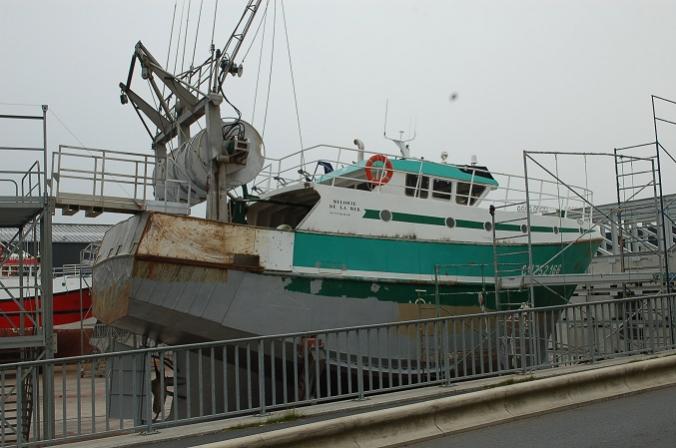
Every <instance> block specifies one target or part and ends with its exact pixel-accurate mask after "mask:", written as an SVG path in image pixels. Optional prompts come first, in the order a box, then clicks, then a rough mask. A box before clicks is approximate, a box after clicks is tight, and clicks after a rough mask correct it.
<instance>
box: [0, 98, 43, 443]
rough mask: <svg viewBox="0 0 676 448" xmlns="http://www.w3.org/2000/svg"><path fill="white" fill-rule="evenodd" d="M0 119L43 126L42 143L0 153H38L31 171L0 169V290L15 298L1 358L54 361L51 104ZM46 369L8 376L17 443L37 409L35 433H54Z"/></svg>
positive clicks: (7, 425) (9, 415)
mask: <svg viewBox="0 0 676 448" xmlns="http://www.w3.org/2000/svg"><path fill="white" fill-rule="evenodd" d="M0 120H3V121H9V122H12V123H13V122H15V121H22V122H35V123H37V124H39V125H41V128H40V130H39V131H37V130H36V131H37V132H35V134H38V135H39V133H41V134H42V135H41V136H40V137H41V138H40V141H41V144H38V145H36V146H28V147H26V146H0V155H3V157H6V158H7V160H10V159H11V158H12V156H13V155H14V154H17V152H18V151H20V152H21V153H23V154H26V153H31V154H35V158H34V159H33V160H29V161H28V164H29V168H28V169H24V170H13V169H0V227H4V228H8V229H12V232H13V237H12V238H11V239H10V240H9V241H7V242H5V243H2V244H1V245H0V249H1V250H0V294H1V296H2V297H3V298H4V299H6V300H10V301H11V302H12V310H13V311H3V312H0V319H2V320H4V321H5V322H4V323H5V324H7V325H4V326H6V327H8V330H6V331H4V332H3V333H2V334H1V335H0V356H1V357H2V358H3V359H2V361H1V362H6V361H30V360H34V359H40V358H43V359H49V358H52V357H53V355H54V345H55V341H54V333H53V328H52V327H53V307H52V306H53V303H52V211H53V201H51V200H50V198H49V194H48V190H47V187H48V183H47V176H46V172H47V170H46V168H47V106H46V105H43V106H42V114H40V115H15V114H3V115H0ZM28 236H32V237H31V238H28ZM29 240H30V241H29ZM36 242H37V244H36ZM40 373H42V375H41V374H40ZM47 373H49V372H46V371H45V372H38V371H37V370H33V369H26V371H25V372H23V373H22V374H20V375H17V376H16V377H15V378H3V382H2V386H1V388H0V400H2V404H3V409H5V412H3V414H2V416H1V417H0V425H2V428H3V430H4V434H13V435H14V437H15V438H16V439H15V440H16V442H17V443H20V442H22V441H25V440H27V438H28V435H29V431H30V428H31V425H30V421H31V418H32V416H33V415H34V414H35V413H38V414H39V413H40V412H41V413H42V415H43V417H44V420H43V421H44V427H43V428H35V427H34V428H33V431H40V430H42V431H44V434H45V435H49V434H52V433H53V425H52V423H51V422H53V394H52V390H53V384H52V378H53V376H52V375H51V374H47ZM40 382H42V384H40ZM40 395H41V396H42V398H43V400H42V405H43V406H42V409H41V410H40V409H33V408H32V406H24V407H22V406H20V405H19V403H36V404H37V403H39V401H37V400H33V399H32V398H33V397H37V396H40ZM19 396H21V399H18V397H19ZM12 404H14V407H12ZM26 407H28V409H26ZM34 426H35V425H34Z"/></svg>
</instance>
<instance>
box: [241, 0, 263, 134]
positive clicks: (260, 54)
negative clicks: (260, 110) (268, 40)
mask: <svg viewBox="0 0 676 448" xmlns="http://www.w3.org/2000/svg"><path fill="white" fill-rule="evenodd" d="M268 4H269V2H266V3H265V12H264V14H263V18H262V19H261V23H262V24H263V34H262V35H261V50H260V52H259V53H258V72H257V73H256V87H255V89H254V102H253V110H252V112H251V123H252V124H253V122H254V119H255V118H256V104H258V86H259V84H260V79H261V67H262V66H263V48H264V47H265V29H266V28H267V22H268ZM259 28H260V24H259ZM251 44H252V45H253V41H251ZM247 53H248V52H247ZM244 57H245V58H246V54H245V55H244Z"/></svg>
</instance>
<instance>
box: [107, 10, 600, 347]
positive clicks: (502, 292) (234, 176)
mask: <svg viewBox="0 0 676 448" xmlns="http://www.w3.org/2000/svg"><path fill="white" fill-rule="evenodd" d="M260 5H261V2H259V1H254V0H251V1H249V2H247V6H246V8H245V10H244V13H243V15H242V17H241V19H240V20H239V22H238V24H237V29H236V30H235V31H234V32H233V34H232V35H231V37H230V39H229V40H228V42H227V43H226V44H225V45H224V46H223V48H222V50H221V49H217V50H215V46H214V45H213V43H212V45H211V55H210V56H209V57H208V58H207V59H206V60H205V62H204V63H202V64H200V65H199V66H196V67H190V69H189V70H186V71H184V72H182V73H178V74H172V73H169V72H168V71H167V69H165V68H164V67H163V66H162V64H161V63H160V62H158V60H157V59H156V58H155V57H153V56H152V54H151V53H150V51H149V50H148V49H147V48H146V47H145V46H144V45H143V44H142V43H141V42H139V43H138V44H137V45H136V47H135V49H134V53H133V57H132V63H131V66H130V69H129V75H128V77H127V80H126V82H124V83H120V88H121V102H122V103H123V104H131V105H132V106H133V107H134V109H135V110H136V112H137V113H138V114H139V117H140V118H141V120H142V121H143V124H144V126H145V128H146V129H147V130H148V132H149V135H150V137H151V139H152V148H153V149H154V152H155V157H157V160H158V163H157V169H156V170H155V174H154V179H153V183H154V186H155V198H156V199H157V200H159V201H170V202H173V203H176V202H185V203H187V204H188V205H190V206H191V205H196V204H199V203H203V202H206V206H207V207H206V219H204V218H196V217H188V216H180V215H174V214H166V213H152V212H144V213H141V214H137V215H135V216H133V217H131V218H129V219H128V220H126V221H124V222H121V223H119V224H117V225H115V226H113V227H112V228H111V229H110V230H108V232H107V233H106V234H105V236H104V238H103V242H102V244H101V247H100V249H99V252H98V256H97V258H96V261H95V264H94V267H93V306H94V314H95V315H96V317H97V318H99V319H100V320H101V321H102V322H104V323H105V324H107V325H112V326H116V327H120V328H124V329H126V330H129V331H131V332H133V333H137V334H141V335H144V336H147V337H148V338H151V339H154V340H156V341H159V342H164V343H169V344H176V343H183V342H194V341H205V340H216V339H225V338H233V337H241V336H251V335H269V334H279V333H285V332H293V331H304V330H313V329H321V328H335V327H344V326H352V325H362V324H373V323H381V322H392V321H400V320H406V319H413V318H421V317H433V316H446V315H453V314H463V313H471V312H481V311H486V310H495V309H505V308H513V307H519V306H522V305H523V304H524V303H528V304H529V306H543V305H554V304H561V303H566V302H567V300H568V299H569V298H570V296H571V294H572V293H573V290H574V289H575V285H574V284H569V285H565V286H555V287H533V286H532V285H530V286H526V285H525V284H524V283H519V279H520V278H524V277H525V275H526V274H528V275H531V276H532V275H542V274H574V273H583V272H585V271H586V269H587V267H588V266H589V264H590V261H591V258H592V256H593V255H594V253H595V252H596V249H597V247H598V245H599V244H600V241H601V235H600V233H599V232H598V230H595V228H594V226H593V225H592V220H591V212H590V210H589V209H588V208H587V207H584V205H583V206H582V207H580V204H579V203H577V204H575V201H574V200H573V201H571V200H570V199H571V198H570V197H568V198H562V197H561V196H560V194H559V193H558V192H557V191H556V189H555V190H554V192H552V191H551V190H550V191H549V192H548V191H547V188H546V187H548V186H549V187H551V185H549V184H546V182H545V181H539V182H540V183H539V190H538V191H537V194H535V195H534V197H535V198H536V199H535V200H530V201H524V195H523V193H524V192H525V191H526V190H527V188H528V187H529V186H528V182H526V181H525V180H524V178H523V177H520V176H512V175H504V174H500V173H496V172H492V171H490V170H489V169H488V168H487V167H484V166H479V165H478V164H477V163H476V162H471V163H470V164H453V163H450V162H449V161H448V154H446V153H444V154H441V158H440V161H438V162H436V161H430V160H425V159H423V158H421V157H415V156H412V155H411V148H410V145H409V143H408V141H407V140H405V139H403V138H400V139H392V140H393V141H394V143H395V144H396V145H397V147H398V148H399V151H398V153H395V154H388V153H387V152H386V151H383V150H382V149H381V148H377V149H366V148H365V146H364V144H363V143H362V142H361V141H359V140H355V145H356V146H354V147H345V146H335V145H318V146H314V147H310V148H303V149H301V150H300V151H296V152H294V153H292V154H289V155H287V156H285V157H282V158H273V157H270V156H267V157H266V155H265V146H264V144H263V139H262V137H261V135H260V134H259V133H258V131H257V130H256V129H255V127H254V126H253V125H251V124H250V123H247V122H246V121H244V120H243V119H242V118H241V114H239V111H238V110H236V109H235V111H236V113H237V117H236V118H234V119H222V118H221V117H222V115H223V114H222V113H221V106H222V105H223V104H230V102H229V101H228V100H227V97H226V96H225V94H224V87H223V85H224V81H225V80H226V79H227V78H228V77H229V76H233V75H236V76H241V74H242V67H241V65H238V64H237V62H236V60H237V59H236V58H237V54H238V51H239V49H240V48H241V45H242V42H243V41H244V39H245V36H246V33H247V31H248V30H249V28H250V27H251V24H252V23H253V18H254V16H255V14H256V12H257V11H258V9H259V7H260ZM139 67H140V72H141V78H142V80H144V81H147V82H148V83H149V85H150V86H151V88H152V90H153V92H154V93H155V95H157V96H158V99H159V104H160V105H161V106H162V107H159V108H155V107H153V106H151V105H150V103H149V102H148V101H146V100H144V99H143V98H142V96H141V95H140V94H138V93H137V92H136V91H135V90H133V89H132V82H134V81H133V80H134V79H135V77H136V73H137V72H138V71H139V70H138V69H139ZM160 84H162V86H163V88H165V89H166V92H167V94H166V95H165V94H164V90H161V89H159V88H158V86H159V85H160ZM200 120H202V121H203V122H204V126H200V129H199V130H198V131H197V132H196V133H194V134H193V133H192V132H193V130H192V128H195V127H196V126H195V123H197V122H199V121H200ZM152 126H155V127H156V129H157V131H156V132H155V133H152V132H150V129H151V127H152ZM174 143H175V145H174ZM172 147H173V148H175V149H173V150H170V148H172ZM170 184H171V185H172V188H168V187H169V185H170ZM176 185H179V188H173V187H174V186H176ZM578 191H580V192H582V197H585V198H587V199H588V198H590V196H591V192H589V191H588V190H585V189H579V190H578ZM519 194H520V197H516V196H517V195H519ZM577 194H580V193H577ZM531 199H532V198H531ZM507 280H510V281H507Z"/></svg>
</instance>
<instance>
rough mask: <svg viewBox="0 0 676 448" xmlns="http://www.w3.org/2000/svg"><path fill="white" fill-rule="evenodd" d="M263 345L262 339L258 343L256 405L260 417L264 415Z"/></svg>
mask: <svg viewBox="0 0 676 448" xmlns="http://www.w3.org/2000/svg"><path fill="white" fill-rule="evenodd" d="M264 350H265V344H264V341H263V339H260V340H259V341H258V405H259V407H260V413H259V415H260V416H263V415H266V414H267V412H266V409H265V359H264V355H265V351H264Z"/></svg>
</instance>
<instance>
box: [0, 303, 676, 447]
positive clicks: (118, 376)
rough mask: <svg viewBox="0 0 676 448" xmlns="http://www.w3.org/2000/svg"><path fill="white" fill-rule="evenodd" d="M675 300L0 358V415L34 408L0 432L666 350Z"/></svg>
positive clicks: (38, 438)
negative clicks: (45, 391) (49, 416)
mask: <svg viewBox="0 0 676 448" xmlns="http://www.w3.org/2000/svg"><path fill="white" fill-rule="evenodd" d="M675 299H676V296H675V295H671V296H667V295H658V296H646V297H632V298H624V299H616V300H608V301H602V302H592V303H584V304H576V305H565V306H553V307H543V308H523V309H519V310H513V311H503V312H491V313H481V314H472V315H463V316H452V317H442V318H435V319H423V320H414V321H406V322H397V323H386V324H378V325H368V326H360V327H350V328H339V329H330V330H319V331H311V332H299V333H290V334H282V335H274V336H265V337H251V338H241V339H233V340H228V341H218V342H208V343H198V344H190V345H182V346H171V347H153V348H145V349H139V350H133V351H127V352H113V353H105V354H98V355H88V356H79V357H73V358H64V359H55V360H40V361H31V362H22V363H14V364H6V365H0V390H1V391H2V396H1V397H0V415H1V416H4V415H9V414H8V413H7V412H5V411H6V409H7V406H9V404H8V402H7V401H6V400H7V399H8V398H9V397H11V398H12V399H15V400H16V404H15V405H12V406H14V407H13V409H14V408H15V409H16V414H17V415H21V414H22V410H25V409H30V412H31V413H32V416H31V417H32V418H31V419H21V418H18V419H16V420H15V421H7V420H4V417H0V420H1V421H0V442H2V444H3V445H7V444H17V445H19V446H30V445H38V444H44V443H45V442H56V441H60V442H64V441H68V440H76V439H83V438H87V437H92V436H102V435H104V434H106V435H110V434H114V433H121V432H132V431H145V432H151V431H155V430H158V429H161V428H164V427H168V426H175V425H178V424H187V423H192V422H199V421H204V420H210V419H218V418H224V417H230V416H236V415H243V414H265V413H267V412H269V411H271V410H277V409H283V408H289V407H297V406H301V405H306V404H314V403H320V402H327V401H336V400H345V399H364V398H366V397H367V396H369V395H373V394H378V393H383V392H390V391H395V390H401V389H407V388H414V387H421V386H429V385H446V386H448V385H451V384H452V383H454V382H457V381H462V380H468V379H472V378H481V377H489V376H497V375H503V374H508V373H514V372H527V371H532V370H535V369H546V368H552V367H559V366H566V365H574V364H579V363H594V362H597V361H599V360H601V359H608V358H613V357H619V356H627V355H631V354H637V353H654V352H658V351H663V350H669V349H673V348H674V347H675V346H676V345H675V343H674V336H675V335H674V328H673V323H674V319H673V310H674V307H675V306H676V302H675ZM47 376H50V377H51V379H53V381H54V384H55V393H54V396H53V397H46V398H47V400H46V403H47V406H49V407H52V408H53V409H54V411H55V412H54V415H55V421H53V422H52V421H45V420H44V419H43V418H42V413H44V408H41V406H40V405H39V404H40V403H41V401H40V399H41V397H40V394H41V383H42V382H43V381H45V378H46V377H47ZM18 379H20V380H19V381H17V380H18ZM17 384H20V385H21V386H20V387H24V388H29V389H30V390H31V391H32V394H31V396H32V400H33V401H32V402H30V403H25V402H22V398H21V397H22V396H23V394H20V393H16V385H17ZM23 421H30V422H31V424H30V428H23V427H22V426H21V425H22V422H23ZM22 434H29V437H28V439H27V440H26V438H25V436H23V437H22ZM17 435H19V436H18V437H17ZM17 438H18V440H17V441H16V442H15V441H14V440H16V439H17ZM10 440H11V442H10Z"/></svg>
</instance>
